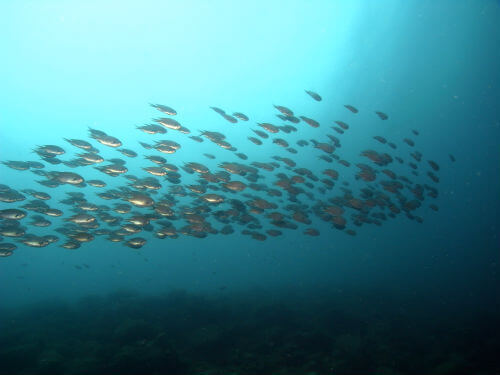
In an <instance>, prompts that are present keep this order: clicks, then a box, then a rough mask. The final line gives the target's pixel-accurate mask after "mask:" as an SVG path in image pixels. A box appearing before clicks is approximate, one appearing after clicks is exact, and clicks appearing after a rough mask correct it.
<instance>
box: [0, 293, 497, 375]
mask: <svg viewBox="0 0 500 375" xmlns="http://www.w3.org/2000/svg"><path fill="white" fill-rule="evenodd" d="M452 301H455V302H452ZM456 301H457V299H456V298H451V299H450V300H445V299H443V298H442V296H437V295H436V296H432V295H429V294H425V295H414V294H412V295H411V296H410V295H407V294H402V293H387V292H383V291H377V290H364V291H363V290H350V291H348V290H345V289H344V290H329V289H322V290H318V289H316V290H314V291H307V292H306V291H300V292H297V291H291V290H280V291H274V292H269V291H265V292H264V291H251V292H247V293H240V294H231V293H229V292H227V291H221V292H219V293H217V294H211V295H202V294H190V293H187V292H185V291H173V292H169V293H166V294H164V295H159V296H145V295H140V294H138V293H135V292H129V291H120V292H116V293H113V294H110V295H108V296H88V297H86V298H83V299H81V300H80V301H79V302H78V303H76V304H67V303H64V302H58V301H47V302H46V303H43V304H37V305H32V306H28V307H24V308H22V309H16V310H4V311H2V312H1V314H0V322H1V323H0V374H222V373H224V374H334V373H335V374H362V373H365V374H368V373H370V374H384V375H386V374H388V375H390V374H472V373H473V374H498V373H500V360H499V359H498V358H499V356H498V349H499V348H500V338H499V337H500V335H499V334H500V316H499V314H498V311H499V310H498V305H497V304H495V303H493V304H492V303H491V302H490V303H483V304H481V303H480V302H479V301H471V300H468V301H467V303H465V302H464V301H462V302H456Z"/></svg>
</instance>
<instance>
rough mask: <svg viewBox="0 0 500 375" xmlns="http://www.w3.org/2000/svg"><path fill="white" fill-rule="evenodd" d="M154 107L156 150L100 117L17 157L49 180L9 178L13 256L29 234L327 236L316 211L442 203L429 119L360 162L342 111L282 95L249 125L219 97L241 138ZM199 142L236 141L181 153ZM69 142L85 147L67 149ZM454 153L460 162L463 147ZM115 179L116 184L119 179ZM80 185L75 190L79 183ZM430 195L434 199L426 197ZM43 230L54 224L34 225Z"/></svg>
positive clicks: (1, 227) (7, 243) (350, 227)
mask: <svg viewBox="0 0 500 375" xmlns="http://www.w3.org/2000/svg"><path fill="white" fill-rule="evenodd" d="M305 92H306V94H307V95H308V96H309V97H310V99H309V100H311V99H312V100H314V101H316V102H322V97H321V96H320V95H319V94H317V93H315V92H313V91H309V90H306V91H305ZM318 105H321V104H318ZM152 107H154V108H155V109H156V110H158V111H159V112H160V113H161V114H160V115H159V116H160V117H158V118H155V119H153V121H152V123H151V124H146V125H142V126H138V127H137V129H138V130H139V131H142V132H144V133H146V134H148V136H150V137H151V142H150V143H146V142H139V144H140V146H141V147H142V152H143V153H144V152H146V153H147V154H144V155H140V153H139V152H138V151H135V150H132V149H131V148H125V147H124V146H125V145H123V144H122V142H121V141H120V140H119V139H118V138H117V137H114V136H112V135H109V134H107V133H106V132H105V131H103V130H97V129H92V128H89V138H90V139H89V140H83V139H68V138H64V141H65V142H66V146H64V147H62V146H60V145H52V144H51V145H43V146H38V147H37V148H36V149H35V150H34V152H35V153H36V154H37V155H38V157H39V160H37V161H15V160H6V161H3V162H2V164H3V165H4V166H5V167H8V168H11V169H14V170H16V171H20V172H23V173H27V172H31V173H33V174H34V175H36V178H38V179H37V180H36V182H37V183H38V184H39V185H40V188H39V189H20V190H16V189H14V188H12V187H10V186H8V185H7V184H0V205H1V206H0V207H1V208H2V209H0V220H1V221H0V257H8V256H10V255H12V254H13V253H14V252H15V250H16V249H17V247H18V244H24V245H26V246H30V247H45V246H48V245H51V244H54V243H59V244H60V246H61V247H62V248H65V249H70V250H73V249H78V248H79V247H80V246H82V245H83V244H84V243H87V242H91V241H93V240H94V239H95V238H96V237H97V236H102V237H104V238H106V239H107V240H108V241H110V242H118V243H122V244H124V245H126V246H128V247H130V248H132V249H139V248H141V247H143V246H144V245H145V244H146V243H147V242H148V241H151V240H152V239H154V238H157V239H166V238H169V239H174V238H178V237H179V236H180V235H189V236H193V237H197V238H204V237H207V236H209V235H217V234H221V235H229V234H232V233H235V232H239V233H241V234H243V235H248V236H250V237H251V238H252V239H255V240H258V241H264V240H266V239H267V238H268V237H270V236H271V237H276V236H281V235H286V232H287V231H289V230H300V231H302V232H303V233H304V234H305V235H309V236H318V235H319V234H320V231H319V230H318V229H317V226H316V227H315V226H314V221H315V220H322V221H324V222H326V223H329V224H330V226H331V228H332V229H334V230H338V231H342V232H344V233H346V234H348V235H356V231H355V229H354V228H358V227H361V226H363V225H368V224H373V225H378V226H380V225H382V224H383V222H384V221H387V220H390V219H395V218H397V217H401V216H405V217H407V218H409V219H411V220H414V221H416V222H419V223H421V222H422V221H423V219H422V217H421V216H419V215H418V214H417V213H418V211H419V210H421V211H423V212H427V211H428V210H427V209H426V207H428V208H430V209H431V210H434V211H437V210H438V209H439V208H438V205H437V204H436V201H435V199H436V198H438V189H437V186H438V183H439V176H438V172H439V170H440V166H439V164H438V163H437V162H436V161H434V160H428V159H425V158H424V155H423V153H422V152H420V151H417V150H416V149H415V148H416V144H417V142H416V141H415V139H416V137H417V136H419V132H418V131H417V130H411V132H408V133H409V134H408V135H407V136H405V137H404V138H403V139H388V138H387V137H385V136H381V135H375V136H373V137H372V139H371V140H370V142H371V144H372V146H371V147H370V148H369V149H365V150H361V151H360V153H359V158H360V160H362V161H363V162H355V161H347V160H345V159H343V158H342V157H341V155H342V152H341V151H342V149H341V147H342V142H341V141H342V137H344V136H345V133H346V132H349V129H350V128H351V125H349V124H348V123H347V122H345V121H342V120H336V119H332V121H331V122H330V123H328V124H320V123H319V122H318V121H316V120H314V119H312V118H310V117H307V116H303V115H296V114H295V113H294V111H293V110H292V109H290V108H288V107H286V106H283V105H274V108H275V110H276V111H277V112H276V113H275V116H276V117H277V118H278V119H279V120H280V123H281V124H276V122H275V121H271V122H263V123H257V124H256V126H255V127H253V128H251V129H249V128H248V124H250V118H249V117H248V116H247V115H246V114H244V113H241V112H233V113H226V111H225V110H223V109H221V108H218V107H210V108H211V109H212V110H213V111H214V112H215V113H216V116H217V115H218V116H221V118H222V120H224V121H227V122H228V123H229V124H237V123H238V122H241V123H242V124H244V125H242V124H238V125H234V126H240V125H241V126H242V127H241V128H240V129H239V130H240V131H247V132H248V137H247V140H246V141H245V144H238V145H234V144H232V143H230V140H228V139H227V138H226V135H224V134H223V133H222V132H216V131H200V133H199V134H197V135H193V134H192V133H191V131H190V130H189V129H188V128H186V127H185V126H183V125H182V124H181V122H179V121H177V120H176V119H175V118H174V117H175V116H177V111H176V110H175V109H173V108H171V107H169V106H167V105H162V104H152ZM343 107H344V108H343V110H344V111H349V112H350V113H351V114H352V115H356V114H358V112H359V110H358V108H356V107H355V106H353V105H350V104H346V105H344V106H343ZM231 112H232V111H231ZM372 115H373V119H374V121H376V122H379V121H383V122H386V121H388V120H389V116H388V115H387V114H386V113H384V112H382V111H379V110H375V111H372ZM222 120H219V121H221V123H222V124H221V126H220V127H221V128H224V126H227V125H224V124H225V122H224V121H222ZM382 124H383V123H382ZM229 126H233V125H229ZM301 127H308V131H307V132H308V133H311V131H312V129H311V128H314V129H316V130H314V132H317V134H318V137H317V139H298V140H292V138H294V137H292V136H291V134H292V133H297V134H300V132H301ZM374 128H375V129H376V127H374ZM380 130H381V131H382V130H383V129H380ZM403 131H404V129H403ZM167 132H178V133H181V134H183V136H185V137H186V146H185V145H184V143H183V145H182V146H181V144H179V143H178V142H175V141H172V140H168V139H158V138H160V137H163V136H164V134H166V133H167ZM193 142H194V143H202V142H211V143H213V146H212V147H214V149H216V147H219V148H220V149H222V150H226V151H224V152H221V153H217V156H215V155H214V154H208V153H204V154H198V155H197V154H196V147H193V149H192V150H190V154H189V157H190V158H192V159H195V161H190V162H184V163H180V162H176V155H175V153H176V152H178V151H179V150H180V149H181V147H187V146H189V145H191V146H193ZM101 146H104V147H109V148H111V149H115V150H116V152H117V153H120V155H119V156H120V157H116V158H108V159H105V158H104V157H103V156H101V154H100V151H99V149H98V148H97V147H101ZM127 146H128V147H132V145H127ZM248 147H261V148H264V149H265V153H264V154H266V155H267V154H276V155H275V156H272V157H270V158H269V159H270V160H261V161H249V156H248V155H247V154H245V153H244V152H243V150H244V149H245V148H248ZM274 150H275V151H276V152H273V151H274ZM299 151H300V153H301V154H302V155H301V156H299ZM396 152H399V154H396ZM69 153H73V158H70V159H67V158H65V156H67V155H68V154H69ZM280 155H281V156H280ZM117 156H118V155H117ZM141 156H142V157H144V158H145V159H146V160H147V163H148V164H147V165H145V166H144V167H142V168H141V170H137V171H136V175H132V174H130V171H129V167H130V164H127V159H129V158H131V159H133V158H140V157H141ZM202 157H205V158H207V159H208V160H214V159H217V161H218V165H217V168H214V167H212V168H209V167H208V166H206V165H205V164H203V163H202V162H200V159H201V158H202ZM63 158H64V159H66V160H63ZM167 159H168V161H167ZM449 159H450V161H451V162H454V161H455V157H454V156H453V155H449ZM301 160H302V161H303V162H304V163H306V162H307V160H309V161H310V160H315V162H314V166H310V167H311V168H313V169H314V172H313V170H311V169H310V168H308V166H307V165H300V162H301ZM316 160H317V161H316ZM92 167H94V168H95V169H96V170H97V171H99V172H101V173H102V176H103V177H102V179H87V178H86V177H85V175H86V170H88V168H92ZM401 170H405V171H406V174H402V173H401ZM352 178H354V180H356V181H357V184H356V188H355V189H354V188H352V189H351V188H350V182H349V181H350V180H349V179H352ZM2 182H5V181H2ZM108 184H109V185H111V186H113V187H112V188H108ZM117 184H118V185H117ZM359 184H361V185H359ZM59 187H62V188H64V189H66V190H65V191H64V199H61V200H59V203H60V204H62V205H64V206H65V207H67V209H64V210H61V209H59V208H55V207H54V204H52V205H51V201H52V196H51V194H50V193H49V192H48V191H50V190H51V189H57V188H59ZM68 187H69V188H70V189H71V191H67V188H68ZM82 188H87V189H85V190H82ZM52 195H54V194H52ZM429 198H430V199H433V201H431V203H429V204H427V205H426V207H423V203H424V201H425V199H429ZM58 207H61V206H58ZM35 228H42V229H35ZM51 228H53V230H50V229H51ZM33 230H39V231H40V230H42V231H43V232H44V233H48V234H44V235H40V234H34V233H30V231H33ZM49 230H50V232H47V231H49ZM16 243H17V244H16Z"/></svg>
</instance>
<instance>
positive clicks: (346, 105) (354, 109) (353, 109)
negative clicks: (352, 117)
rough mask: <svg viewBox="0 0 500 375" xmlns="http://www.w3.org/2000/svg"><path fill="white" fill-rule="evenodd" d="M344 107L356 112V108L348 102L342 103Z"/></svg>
mask: <svg viewBox="0 0 500 375" xmlns="http://www.w3.org/2000/svg"><path fill="white" fill-rule="evenodd" d="M344 107H345V108H347V109H348V110H349V111H351V112H352V113H358V112H359V111H358V109H357V108H356V107H354V106H352V105H350V104H345V105H344Z"/></svg>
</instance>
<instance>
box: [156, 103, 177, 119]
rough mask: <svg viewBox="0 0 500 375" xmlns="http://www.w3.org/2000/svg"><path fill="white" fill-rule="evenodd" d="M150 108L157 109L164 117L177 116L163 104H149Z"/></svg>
mask: <svg viewBox="0 0 500 375" xmlns="http://www.w3.org/2000/svg"><path fill="white" fill-rule="evenodd" d="M150 105H151V107H153V108H155V109H157V110H158V111H160V112H162V113H165V114H166V115H170V116H175V115H177V111H176V110H175V109H173V108H172V107H169V106H168V105H163V104H150Z"/></svg>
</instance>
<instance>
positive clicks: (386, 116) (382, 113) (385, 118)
mask: <svg viewBox="0 0 500 375" xmlns="http://www.w3.org/2000/svg"><path fill="white" fill-rule="evenodd" d="M375 113H376V114H377V116H378V117H379V118H380V119H381V120H387V119H388V118H389V116H388V115H387V114H385V113H384V112H380V111H375Z"/></svg>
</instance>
